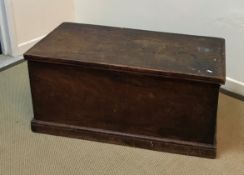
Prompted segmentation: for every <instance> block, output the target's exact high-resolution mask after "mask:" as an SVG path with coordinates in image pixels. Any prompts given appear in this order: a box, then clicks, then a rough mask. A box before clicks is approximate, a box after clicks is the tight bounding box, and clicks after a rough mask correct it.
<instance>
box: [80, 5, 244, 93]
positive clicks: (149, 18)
mask: <svg viewBox="0 0 244 175" xmlns="http://www.w3.org/2000/svg"><path fill="white" fill-rule="evenodd" d="M75 13H76V21H78V22H83V23H93V24H101V25H110V26H120V27H130V28H139V29H147V30H156V31H164V32H175V33H185V34H194V35H206V36H215V37H223V38H225V39H226V59H227V62H226V64H227V83H226V86H225V88H227V89H229V90H232V91H234V92H236V93H239V94H242V95H244V1H243V0H235V1H231V0H184V1H182V0H89V1H87V0H75Z"/></svg>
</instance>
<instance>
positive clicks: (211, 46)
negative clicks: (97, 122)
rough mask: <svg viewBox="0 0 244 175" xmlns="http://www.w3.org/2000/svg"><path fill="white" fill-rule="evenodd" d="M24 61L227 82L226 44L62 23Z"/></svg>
mask: <svg viewBox="0 0 244 175" xmlns="http://www.w3.org/2000/svg"><path fill="white" fill-rule="evenodd" d="M24 57H25V59H27V60H32V61H38V62H49V63H57V64H72V65H78V66H79V65H80V66H90V67H93V68H97V69H110V70H115V71H126V72H138V73H144V74H150V75H156V76H162V77H170V78H178V79H187V80H193V81H194V80H195V81H203V82H209V83H215V84H223V83H224V82H225V41H224V39H220V38H213V37H202V36H192V35H182V34H173V33H163V32H151V31H145V30H135V29H125V28H115V27H106V26H97V25H88V24H75V23H63V24H61V25H60V26H59V27H57V28H56V29H55V30H54V31H52V32H51V33H50V34H49V35H47V36H46V37H45V38H44V39H42V40H41V41H40V42H38V43H37V44H36V45H35V46H34V47H32V48H31V49H30V50H29V51H27V52H26V53H25V54H24Z"/></svg>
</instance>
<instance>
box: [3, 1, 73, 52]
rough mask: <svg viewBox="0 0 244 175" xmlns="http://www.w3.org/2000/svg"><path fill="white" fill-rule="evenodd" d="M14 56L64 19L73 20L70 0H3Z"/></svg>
mask: <svg viewBox="0 0 244 175" xmlns="http://www.w3.org/2000/svg"><path fill="white" fill-rule="evenodd" d="M4 2H5V6H6V10H7V18H8V25H9V29H10V35H11V40H12V41H11V42H12V47H13V48H12V50H13V54H12V55H14V56H16V55H22V54H23V53H24V52H25V51H26V50H27V49H29V48H30V47H31V46H32V45H34V44H35V43H36V42H37V41H39V40H40V39H41V38H42V37H44V36H45V35H46V34H48V33H49V32H50V31H51V30H53V29H54V28H55V27H57V26H58V25H59V24H60V23H62V22H64V21H74V16H75V14H74V2H73V1H72V0H4Z"/></svg>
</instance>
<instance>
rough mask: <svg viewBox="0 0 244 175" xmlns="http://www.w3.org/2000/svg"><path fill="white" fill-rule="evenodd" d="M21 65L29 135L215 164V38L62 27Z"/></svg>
mask: <svg viewBox="0 0 244 175" xmlns="http://www.w3.org/2000/svg"><path fill="white" fill-rule="evenodd" d="M25 58H26V59H27V60H28V67H29V75H30V83H31V91H32V98H33V107H34V119H33V121H32V130H33V131H36V132H42V133H49V134H54V135H63V136H71V137H77V138H84V139H89V140H96V141H105V142H109V143H117V144H123V145H130V146H136V147H142V148H147V149H152V150H160V151H168V152H175V153H182V154H187V155H196V156H203V157H210V158H213V157H215V155H216V147H215V126H216V112H217V104H218V94H219V85H220V83H223V82H224V81H225V58H224V41H223V40H222V39H217V38H210V37H197V36H188V35H180V34H168V33H160V32H149V31H142V30H133V29H122V28H112V27H104V26H95V25H85V24H72V23H64V24H62V25H61V26H59V27H58V28H57V29H55V30H54V31H53V32H52V33H51V34H49V35H48V36H47V37H46V38H45V39H43V40H42V41H41V42H39V43H38V44H37V45H36V46H34V47H33V48H32V49H31V50H29V51H28V52H27V53H26V54H25Z"/></svg>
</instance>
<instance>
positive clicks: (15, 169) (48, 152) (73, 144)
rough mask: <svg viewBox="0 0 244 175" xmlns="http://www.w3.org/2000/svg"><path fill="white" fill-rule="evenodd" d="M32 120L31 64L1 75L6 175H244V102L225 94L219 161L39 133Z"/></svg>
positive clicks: (1, 152) (0, 170) (1, 161)
mask: <svg viewBox="0 0 244 175" xmlns="http://www.w3.org/2000/svg"><path fill="white" fill-rule="evenodd" d="M43 95H45V94H43ZM32 117H33V111H32V104H31V96H30V88H29V80H28V75H27V66H26V63H21V64H19V65H16V66H14V67H11V68H9V69H7V70H4V71H2V72H0V175H15V174H16V175H39V174H40V175H49V174H51V175H56V174H57V175H62V174H66V175H67V174H72V175H73V174H79V175H80V174H92V175H94V174H99V175H100V174H104V175H105V174H106V175H107V174H111V175H114V174H121V175H122V174H124V175H128V174H129V175H134V174H138V175H142V174H146V175H152V174H155V175H156V174H160V175H161V174H164V175H169V174H170V175H172V174H173V175H175V174H176V175H177V174H179V175H193V174H194V175H198V174H199V175H206V174H208V175H244V102H243V101H239V100H236V99H234V98H231V97H229V96H226V95H223V94H221V95H220V98H219V110H218V122H217V123H218V126H217V142H218V145H217V155H218V157H217V159H205V158H198V157H190V156H184V155H177V154H170V153H162V152H156V151H149V150H144V149H137V148H130V147H125V146H117V145H111V144H105V143H97V142H91V141H85V140H78V139H70V138H64V137H56V136H49V135H43V134H36V133H32V132H31V130H30V120H31V119H32Z"/></svg>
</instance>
